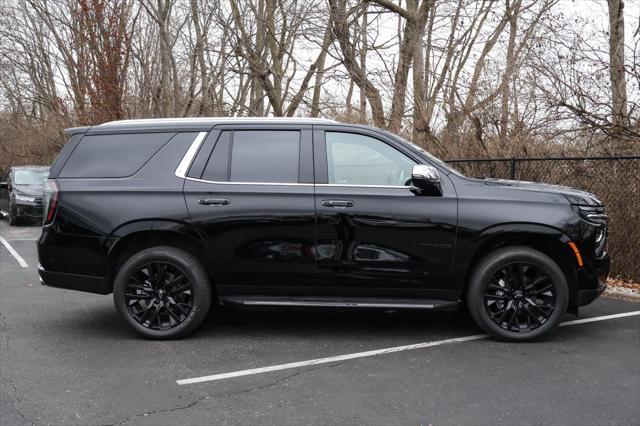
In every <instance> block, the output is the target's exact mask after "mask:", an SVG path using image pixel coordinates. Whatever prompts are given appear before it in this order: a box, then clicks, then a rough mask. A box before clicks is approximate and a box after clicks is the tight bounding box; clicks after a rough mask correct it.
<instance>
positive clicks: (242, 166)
mask: <svg viewBox="0 0 640 426" xmlns="http://www.w3.org/2000/svg"><path fill="white" fill-rule="evenodd" d="M299 158H300V132H299V131H297V130H295V131H291V130H237V131H234V132H233V143H232V147H231V172H230V176H229V178H230V179H229V180H230V181H231V182H263V183H270V182H274V183H297V182H298V171H299Z"/></svg>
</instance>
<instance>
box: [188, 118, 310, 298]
mask: <svg viewBox="0 0 640 426" xmlns="http://www.w3.org/2000/svg"><path fill="white" fill-rule="evenodd" d="M312 156H313V150H312V133H311V126H295V125H233V126H232V125H228V126H217V127H216V128H215V129H214V130H213V131H212V132H211V133H210V134H209V136H208V137H207V139H206V140H205V141H204V142H203V145H202V147H201V149H200V152H199V153H198V154H197V155H196V157H195V159H194V161H193V164H192V166H191V168H190V169H189V172H188V173H187V179H186V181H185V186H184V194H185V200H186V204H187V208H188V210H189V214H190V215H191V219H192V221H193V223H194V224H195V225H196V227H197V228H198V229H199V230H200V232H201V233H202V234H203V235H204V236H205V238H207V239H208V241H209V244H210V247H212V249H213V256H214V259H215V260H214V262H215V264H214V268H215V271H216V277H215V278H216V281H217V282H216V284H217V287H218V289H219V291H220V293H221V295H225V294H226V295H230V294H296V293H298V292H300V291H301V287H303V286H309V285H310V282H311V281H312V280H313V279H314V258H313V243H314V231H315V207H314V196H313V189H314V187H313V159H312Z"/></svg>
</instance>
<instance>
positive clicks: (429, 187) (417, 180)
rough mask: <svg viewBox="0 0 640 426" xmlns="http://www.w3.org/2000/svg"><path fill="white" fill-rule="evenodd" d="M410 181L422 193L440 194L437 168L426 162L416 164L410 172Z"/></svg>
mask: <svg viewBox="0 0 640 426" xmlns="http://www.w3.org/2000/svg"><path fill="white" fill-rule="evenodd" d="M411 181H412V183H413V185H414V186H415V187H417V188H418V189H419V190H420V193H421V194H423V195H442V187H441V186H440V175H439V174H438V170H437V169H436V168H435V167H433V166H430V165H427V164H416V165H415V166H413V170H412V172H411Z"/></svg>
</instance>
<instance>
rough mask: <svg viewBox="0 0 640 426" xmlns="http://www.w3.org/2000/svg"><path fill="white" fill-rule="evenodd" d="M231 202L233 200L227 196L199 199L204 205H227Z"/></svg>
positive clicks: (199, 202)
mask: <svg viewBox="0 0 640 426" xmlns="http://www.w3.org/2000/svg"><path fill="white" fill-rule="evenodd" d="M230 203H231V201H229V200H228V199H226V198H200V199H199V200H198V204H202V205H203V206H226V205H229V204H230Z"/></svg>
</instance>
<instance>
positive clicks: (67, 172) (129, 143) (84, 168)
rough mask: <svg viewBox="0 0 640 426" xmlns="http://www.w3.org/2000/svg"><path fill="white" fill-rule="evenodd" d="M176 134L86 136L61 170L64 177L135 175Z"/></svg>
mask: <svg viewBox="0 0 640 426" xmlns="http://www.w3.org/2000/svg"><path fill="white" fill-rule="evenodd" d="M175 135H176V133H136V134H118V135H85V136H84V137H83V138H82V140H81V141H80V142H79V143H78V146H77V147H76V149H75V150H74V151H73V152H72V153H71V156H70V157H69V160H67V162H66V164H65V165H64V167H63V168H62V171H61V172H60V174H59V177H62V178H122V177H127V176H131V175H133V174H135V173H136V172H137V171H138V170H140V169H141V168H142V166H144V164H145V163H146V162H147V161H149V159H150V158H151V157H153V155H154V154H155V153H156V152H158V151H159V150H160V148H162V147H163V146H164V145H165V144H166V143H167V142H168V141H169V140H170V139H171V138H172V137H173V136H175Z"/></svg>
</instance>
